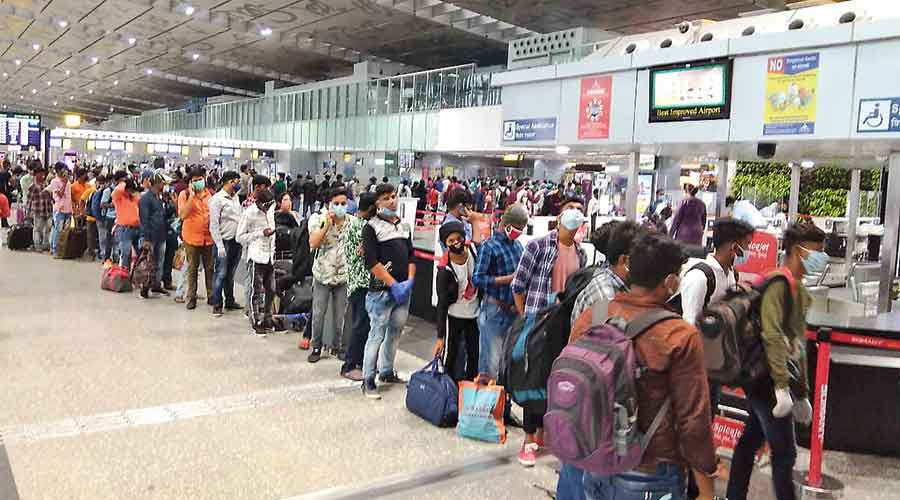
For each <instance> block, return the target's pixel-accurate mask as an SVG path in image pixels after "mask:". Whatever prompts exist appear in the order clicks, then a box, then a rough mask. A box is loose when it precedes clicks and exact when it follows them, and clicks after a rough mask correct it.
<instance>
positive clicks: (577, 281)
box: [498, 266, 597, 415]
mask: <svg viewBox="0 0 900 500" xmlns="http://www.w3.org/2000/svg"><path fill="white" fill-rule="evenodd" d="M596 270H597V268H596V267H595V266H588V267H585V268H582V269H579V270H578V271H576V272H575V273H573V274H572V275H571V276H569V278H568V279H567V280H566V287H565V289H564V290H563V292H562V293H561V294H560V295H559V302H557V303H555V304H552V305H550V306H547V307H546V308H544V309H543V310H541V311H540V312H538V313H537V314H534V315H527V316H520V317H518V318H516V320H515V321H514V322H513V324H512V325H511V326H510V327H509V330H508V331H507V334H506V338H505V340H504V342H503V355H502V356H503V358H502V361H501V363H500V374H499V377H498V380H499V381H500V382H499V383H501V385H503V386H504V387H505V388H506V391H507V392H508V393H509V395H510V396H511V397H512V399H513V401H515V402H516V404H518V405H519V406H521V407H522V408H524V409H527V410H528V411H529V412H531V413H533V414H536V415H543V414H544V413H545V412H546V409H547V379H548V378H549V377H550V370H551V368H552V367H553V361H554V360H555V359H556V357H557V356H559V353H560V352H562V350H563V347H565V346H566V343H567V342H568V340H569V331H570V329H571V326H570V325H571V322H572V308H573V307H574V306H575V300H576V299H577V298H578V294H580V293H581V291H582V290H584V288H585V287H586V286H587V285H588V283H590V282H591V280H592V279H593V278H594V273H595V272H596Z"/></svg>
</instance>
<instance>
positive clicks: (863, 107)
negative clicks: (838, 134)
mask: <svg viewBox="0 0 900 500" xmlns="http://www.w3.org/2000/svg"><path fill="white" fill-rule="evenodd" d="M856 131H857V132H900V97H885V98H882V99H861V100H860V101H859V118H858V121H857V123H856Z"/></svg>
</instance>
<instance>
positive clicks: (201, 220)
mask: <svg viewBox="0 0 900 500" xmlns="http://www.w3.org/2000/svg"><path fill="white" fill-rule="evenodd" d="M190 176H191V177H190V181H191V182H190V183H189V185H188V188H187V189H185V190H184V191H182V192H181V194H180V195H178V217H179V218H181V220H182V221H184V224H183V225H182V226H181V239H182V241H184V249H185V255H186V256H187V265H188V271H187V280H188V282H187V296H186V297H185V302H187V308H188V310H191V309H196V308H197V274H198V273H197V271H198V268H199V266H200V259H203V274H204V281H205V284H206V296H207V297H208V299H207V301H208V302H211V301H212V297H213V294H212V285H213V279H212V278H213V276H212V272H213V239H212V234H210V232H209V206H208V205H207V203H208V202H209V198H210V197H211V196H210V194H209V191H208V190H207V189H206V181H205V180H204V179H205V178H206V175H205V172H204V171H203V168H202V167H196V168H194V169H193V170H191V173H190ZM210 305H212V304H211V303H210Z"/></svg>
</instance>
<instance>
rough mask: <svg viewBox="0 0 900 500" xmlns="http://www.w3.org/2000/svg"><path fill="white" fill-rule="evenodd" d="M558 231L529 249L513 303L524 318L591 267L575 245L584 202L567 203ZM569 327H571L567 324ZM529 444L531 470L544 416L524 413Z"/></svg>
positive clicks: (525, 460)
mask: <svg viewBox="0 0 900 500" xmlns="http://www.w3.org/2000/svg"><path fill="white" fill-rule="evenodd" d="M561 208H562V210H561V212H560V215H559V219H558V221H557V222H558V226H557V229H556V230H554V231H551V232H550V233H549V234H547V236H544V237H543V238H539V239H536V240H532V241H530V242H529V243H528V245H526V246H525V251H524V253H523V254H522V260H520V261H519V265H518V267H517V268H516V273H515V275H514V277H513V281H512V292H513V299H514V300H515V304H516V310H517V311H518V313H519V315H520V316H526V317H528V316H535V315H537V314H538V312H540V311H541V310H542V309H544V308H546V307H547V306H548V305H550V304H551V303H552V302H551V297H553V298H554V299H553V300H555V297H556V294H559V293H560V292H562V291H563V290H565V287H566V279H568V277H569V276H570V275H571V274H573V273H575V272H576V271H578V270H579V269H581V268H582V267H584V266H585V264H586V263H587V256H586V255H585V253H584V250H582V249H581V246H580V245H579V244H578V243H577V242H576V241H575V233H576V232H577V231H578V229H579V228H580V227H581V226H582V225H583V224H584V223H585V222H586V218H585V216H584V206H583V205H582V203H581V199H580V198H567V199H565V200H563V203H562V205H561ZM567 324H568V323H567ZM523 416H524V419H523V423H522V428H523V429H524V430H525V443H524V444H523V445H522V449H521V450H520V451H519V463H521V464H522V465H524V466H525V467H531V466H533V465H534V464H535V461H536V459H537V451H538V450H539V449H540V448H541V446H543V442H544V439H543V421H542V420H543V415H542V414H534V413H532V412H530V411H527V410H526V411H525V412H524V415H523Z"/></svg>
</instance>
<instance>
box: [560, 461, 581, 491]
mask: <svg viewBox="0 0 900 500" xmlns="http://www.w3.org/2000/svg"><path fill="white" fill-rule="evenodd" d="M583 479H584V471H583V470H581V469H579V468H578V467H575V466H574V465H569V464H562V467H560V468H559V481H558V482H557V483H556V500H585V498H584V485H583V484H582V481H583Z"/></svg>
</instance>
